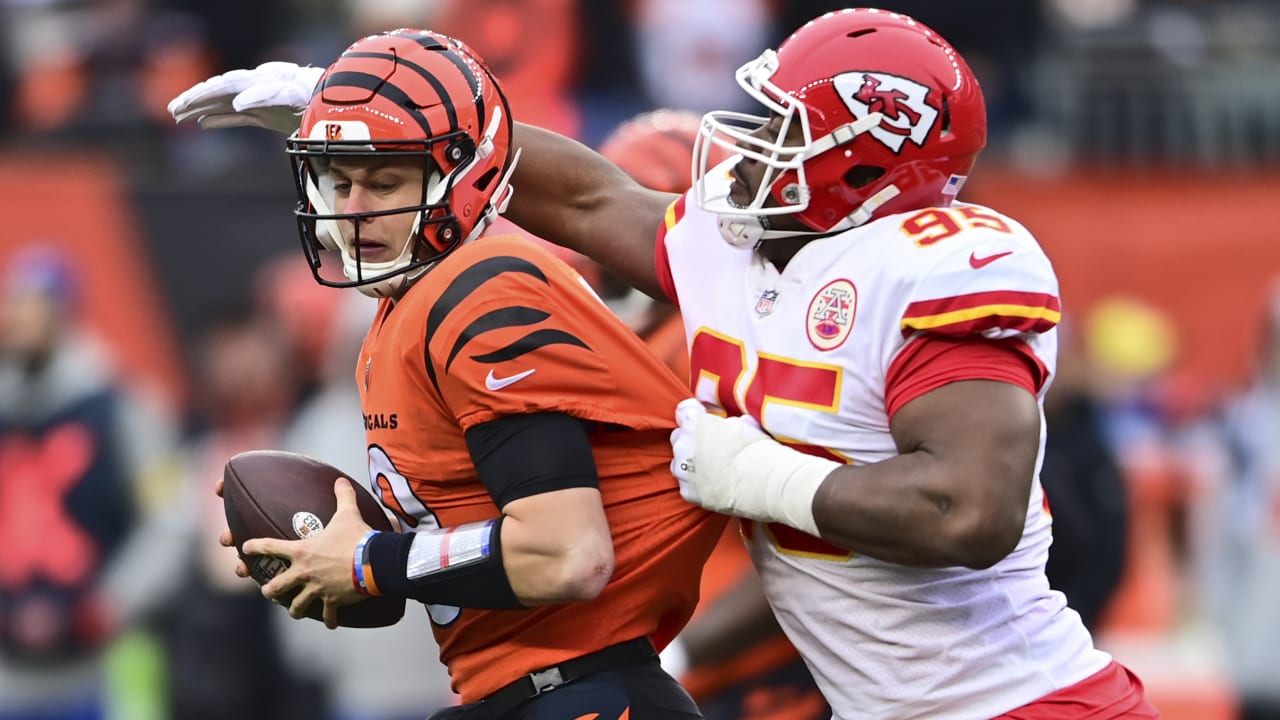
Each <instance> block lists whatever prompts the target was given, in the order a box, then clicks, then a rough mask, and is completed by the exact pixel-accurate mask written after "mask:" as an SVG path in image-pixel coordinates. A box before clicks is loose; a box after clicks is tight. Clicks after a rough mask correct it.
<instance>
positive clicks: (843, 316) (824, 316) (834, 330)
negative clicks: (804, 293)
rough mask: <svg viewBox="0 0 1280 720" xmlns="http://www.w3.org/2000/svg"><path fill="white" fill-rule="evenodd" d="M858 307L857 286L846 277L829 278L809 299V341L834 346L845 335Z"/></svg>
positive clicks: (828, 347) (824, 348)
mask: <svg viewBox="0 0 1280 720" xmlns="http://www.w3.org/2000/svg"><path fill="white" fill-rule="evenodd" d="M857 310H858V289H857V288H855V287H854V286H853V283H852V282H850V281H848V280H843V279H841V280H832V281H831V282H829V283H827V284H826V285H825V286H823V288H822V289H821V290H819V291H818V294H817V295H814V296H813V300H810V301H809V314H808V318H807V322H808V325H809V327H808V330H809V342H810V343H812V344H813V346H814V347H815V348H817V349H819V350H822V351H827V350H835V349H836V348H838V347H840V345H841V344H842V343H843V342H844V341H845V339H846V338H848V337H849V331H850V330H852V329H853V318H854V316H855V315H856V314H857Z"/></svg>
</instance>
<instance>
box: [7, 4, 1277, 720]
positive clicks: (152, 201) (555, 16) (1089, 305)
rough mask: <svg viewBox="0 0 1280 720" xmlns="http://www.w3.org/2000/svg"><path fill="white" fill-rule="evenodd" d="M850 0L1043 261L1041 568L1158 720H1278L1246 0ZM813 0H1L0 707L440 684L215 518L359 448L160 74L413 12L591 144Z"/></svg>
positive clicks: (757, 43) (224, 147) (317, 300)
mask: <svg viewBox="0 0 1280 720" xmlns="http://www.w3.org/2000/svg"><path fill="white" fill-rule="evenodd" d="M880 6H881V7H885V8H888V9H892V10H899V11H903V12H907V13H909V14H911V15H913V16H915V17H916V18H918V19H920V20H922V21H923V22H925V23H926V24H929V25H931V26H932V27H934V29H936V30H938V31H939V32H941V33H942V34H943V35H944V36H946V37H947V38H949V39H950V40H951V41H952V42H953V44H955V45H956V46H957V47H958V48H959V49H960V51H961V52H962V53H963V54H964V55H965V56H966V57H967V59H968V60H969V62H970V64H971V65H972V66H973V67H974V70H975V71H976V73H977V75H978V77H979V79H980V80H981V82H982V84H983V87H984V90H985V93H986V97H987V102H988V108H989V118H990V143H989V149H988V150H987V151H986V153H985V154H984V155H983V156H982V157H981V158H980V159H979V163H978V167H977V169H976V171H975V174H974V175H973V177H972V178H971V179H970V181H969V183H968V184H967V185H966V188H965V194H964V196H963V197H962V199H965V200H969V201H972V202H978V203H983V204H988V205H991V206H993V207H995V208H997V209H999V210H1001V211H1003V212H1005V213H1007V214H1009V215H1011V216H1013V217H1015V218H1017V219H1019V220H1020V221H1021V222H1023V223H1024V224H1025V225H1027V226H1028V227H1029V228H1030V229H1031V230H1032V232H1033V233H1034V234H1035V235H1036V236H1037V237H1038V238H1039V239H1040V240H1041V242H1042V243H1043V244H1044V246H1045V247H1046V249H1047V251H1048V253H1049V255H1050V257H1051V258H1052V259H1053V261H1054V263H1055V265H1056V267H1057V270H1058V273H1059V276H1060V279H1061V284H1062V297H1063V305H1064V310H1065V311H1064V322H1063V326H1062V330H1063V335H1064V343H1063V350H1062V357H1061V359H1060V373H1059V377H1058V378H1057V379H1056V380H1055V382H1054V385H1053V388H1052V391H1051V392H1050V394H1049V403H1048V404H1047V408H1046V409H1047V412H1048V413H1049V438H1050V440H1049V442H1050V446H1049V452H1048V456H1047V457H1046V460H1045V466H1044V473H1043V475H1044V476H1043V481H1044V484H1045V486H1046V491H1047V493H1048V496H1049V499H1050V502H1051V504H1052V507H1053V511H1054V519H1055V545H1054V550H1053V556H1052V559H1051V567H1050V571H1051V579H1052V581H1053V582H1054V584H1055V585H1057V586H1058V587H1060V588H1061V589H1063V590H1064V592H1066V593H1067V595H1068V597H1069V599H1070V601H1071V604H1072V605H1073V606H1075V607H1076V608H1077V609H1078V610H1079V611H1080V612H1081V613H1082V615H1084V617H1085V619H1086V621H1087V622H1088V624H1089V625H1090V627H1091V629H1092V630H1093V632H1094V633H1095V636H1096V638H1097V639H1098V642H1099V644H1100V645H1101V646H1102V647H1103V648H1105V649H1108V650H1110V651H1111V652H1113V653H1114V654H1115V655H1116V656H1117V657H1118V658H1119V659H1120V660H1122V661H1123V662H1125V663H1127V664H1129V665H1130V666H1131V667H1133V668H1134V669H1135V670H1136V671H1137V672H1138V673H1139V675H1141V676H1142V677H1143V679H1144V680H1145V681H1146V683H1147V686H1148V690H1149V694H1150V697H1151V698H1152V699H1153V701H1154V702H1155V704H1156V705H1157V706H1158V707H1160V708H1161V709H1162V710H1163V712H1164V713H1165V716H1166V717H1167V718H1175V719H1176V718H1188V719H1190V718H1195V719H1197V720H1212V719H1214V718H1233V717H1248V718H1277V717H1280V603H1277V600H1276V598H1277V597H1280V284H1278V280H1280V221H1277V220H1276V219H1275V218H1276V216H1275V215H1273V212H1275V211H1276V210H1277V207H1278V206H1280V5H1278V4H1277V2H1276V0H1016V1H1011V0H966V1H965V2H950V1H947V0H927V1H926V0H914V1H896V0H884V2H882V3H880ZM836 7H839V5H837V4H835V3H829V2H818V1H815V0H216V1H210V0H0V209H2V211H3V212H0V548H3V549H2V550H0V719H3V720H10V719H12V720H18V719H22V720H27V719H32V720H36V719H41V718H49V719H50V720H53V719H54V718H76V719H82V718H83V719H84V720H89V719H90V718H103V717H106V718H113V719H123V720H160V719H161V718H175V719H176V720H187V719H199V718H251V717H272V718H295V717H296V718H304V717H305V718H333V719H335V720H336V719H339V718H340V719H344V720H392V719H393V718H414V717H417V718H421V717H425V715H427V714H428V713H429V711H430V710H431V709H432V708H434V707H437V706H439V705H443V704H447V703H450V702H452V700H453V698H452V696H451V695H450V693H449V690H448V684H447V678H445V677H444V675H443V672H442V670H441V669H440V667H439V665H438V663H437V661H436V660H435V647H434V645H433V643H432V641H431V639H430V633H429V630H428V627H427V624H426V616H425V613H411V614H410V616H407V618H406V620H405V621H404V622H402V623H401V624H400V625H398V626H396V627H395V628H392V629H384V630H376V631H355V630H339V631H335V632H327V631H324V630H323V628H321V627H320V626H319V624H318V623H313V622H310V621H304V622H291V621H289V620H288V618H287V617H286V616H285V614H284V612H283V611H281V610H279V609H278V608H275V607H272V606H271V605H269V604H268V603H265V602H263V601H262V600H261V598H260V597H259V596H258V594H257V590H256V587H254V586H253V585H252V583H251V582H249V581H237V579H236V578H235V577H234V576H233V575H232V573H231V565H232V563H234V554H229V553H228V552H227V551H224V550H223V549H221V548H219V547H217V545H216V543H215V537H216V534H217V532H218V526H219V524H220V523H221V522H222V516H221V505H220V502H219V501H218V500H217V498H215V497H214V496H213V494H212V486H213V483H214V482H215V480H216V479H217V478H219V477H220V474H221V471H222V465H223V463H224V462H225V460H226V458H228V457H229V456H230V455H231V454H234V453H235V452H238V451H241V450H247V449H254V448H262V447H275V448H284V449H291V450H297V451H301V452H307V453H310V454H313V455H315V456H317V457H320V458H322V459H325V460H327V461H329V462H331V463H333V464H335V465H338V466H339V467H342V468H344V469H347V470H348V471H349V472H351V473H353V474H357V476H358V477H361V476H363V474H364V473H365V470H364V468H365V459H364V448H363V428H362V425H361V419H360V412H359V408H358V401H357V398H356V396H355V390H354V384H353V382H352V376H353V368H352V359H353V358H354V356H355V352H356V348H357V347H358V343H359V340H360V338H361V335H362V333H363V330H364V327H365V323H367V322H368V320H369V318H370V317H371V313H372V306H371V305H370V301H367V300H365V299H364V298H363V296H360V295H358V294H357V293H353V292H349V293H342V292H340V291H334V290H328V289H325V288H321V287H319V286H317V285H316V284H315V283H314V282H313V281H312V280H311V277H310V274H309V271H308V269H307V267H306V263H305V262H304V261H303V259H302V257H300V256H299V253H298V244H297V239H296V232H295V229H294V220H293V217H292V214H291V210H292V207H293V203H294V195H293V188H292V183H291V181H290V179H289V176H288V172H289V170H288V164H287V160H286V157H285V154H284V148H283V142H282V140H281V138H280V137H279V136H275V135H271V134H269V133H267V132H265V131H258V130H254V129H238V130H226V131H218V132H202V131H200V130H199V129H197V128H191V127H177V126H175V125H174V123H173V122H172V119H171V118H170V117H169V116H168V114H167V112H166V111H165V105H166V103H167V102H168V100H169V99H170V98H172V97H173V96H174V95H176V94H177V93H178V92H180V91H182V90H183V89H185V88H186V87H188V86H189V85H191V84H193V83H194V82H197V81H199V80H201V79H204V78H205V77H207V76H208V75H210V74H213V73H216V72H220V71H222V70H226V69H231V68H235V67H252V66H254V65H257V64H258V63H260V62H263V61H266V60H291V61H294V62H299V63H310V64H315V65H325V64H327V63H328V62H329V61H330V60H332V59H333V58H334V57H335V56H336V55H337V54H338V53H339V52H341V50H342V49H343V48H344V47H345V46H346V45H347V44H349V42H350V41H351V40H353V39H354V38H356V37H358V36H360V35H363V34H367V33H372V32H377V31H382V30H388V29H392V28H396V27H402V26H408V27H424V26H425V27H431V28H433V29H436V30H440V31H443V32H446V33H450V34H456V35H458V36H459V37H462V38H464V39H466V40H467V41H468V42H469V43H470V44H471V45H472V46H473V47H475V48H476V49H477V50H478V51H479V52H480V53H481V54H482V55H484V56H485V57H486V58H487V59H488V60H489V61H490V63H491V65H492V66H493V67H494V69H495V71H496V73H497V74H498V76H499V77H500V78H501V79H502V80H503V81H504V83H505V88H506V90H507V91H508V95H509V97H510V99H511V103H512V106H513V110H514V112H515V114H516V116H517V117H518V118H519V119H522V120H525V121H527V122H533V123H536V124H541V125H544V126H547V127H551V128H553V129H556V130H559V131H561V132H564V133H567V134H569V135H571V136H574V137H577V138H579V139H581V140H582V141H583V142H585V143H588V144H592V145H595V144H598V143H599V142H600V141H601V140H602V139H603V138H604V137H605V136H606V135H607V134H608V132H609V131H610V130H611V129H612V128H613V127H615V126H616V125H617V124H618V123H619V122H621V121H622V120H624V119H626V118H628V117H630V116H632V115H634V114H635V113H637V112H640V111H644V110H648V109H651V108H656V107H670V108H680V109H686V110H692V111H697V112H703V111H707V110H711V109H718V108H719V109H724V108H734V109H737V108H740V107H741V106H742V105H743V102H744V101H745V100H746V97H745V95H743V94H741V93H740V92H739V90H738V88H737V86H736V85H735V84H734V82H733V79H732V75H733V70H734V69H735V68H736V67H737V66H738V65H739V64H740V63H742V62H744V61H745V60H747V59H750V58H753V57H755V56H756V55H757V54H758V53H759V51H760V50H762V49H763V48H765V47H773V46H776V44H777V43H778V42H779V41H780V40H781V39H782V38H783V37H785V35H786V34H787V33H788V32H789V31H790V30H792V29H794V28H795V27H797V26H798V25H799V24H801V23H802V22H804V21H805V20H807V19H809V18H810V17H813V16H815V15H817V14H819V13H820V12H823V11H825V10H828V9H833V8H836ZM744 109H745V108H744ZM517 191H518V190H517ZM246 584H247V585H248V586H246ZM769 717H773V718H778V717H781V716H774V715H771V716H769ZM760 720H764V718H761V719H760Z"/></svg>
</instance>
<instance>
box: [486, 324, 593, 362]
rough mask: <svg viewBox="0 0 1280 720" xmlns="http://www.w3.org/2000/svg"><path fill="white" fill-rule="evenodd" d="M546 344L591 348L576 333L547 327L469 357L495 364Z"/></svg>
mask: <svg viewBox="0 0 1280 720" xmlns="http://www.w3.org/2000/svg"><path fill="white" fill-rule="evenodd" d="M548 345H576V346H578V347H580V348H583V349H585V350H590V349H591V346H590V345H588V344H586V343H585V342H583V341H582V340H580V339H579V338H578V336H577V335H574V334H572V333H568V332H565V331H564V330H556V329H554V328H547V329H545V330H535V331H533V332H531V333H529V334H528V335H525V336H524V337H522V338H520V339H519V340H517V341H515V342H513V343H511V344H510V345H507V346H506V347H504V348H501V349H499V350H494V351H493V352H491V353H485V354H484V355H472V356H471V359H472V360H475V361H476V362H480V363H488V364H497V363H500V362H506V361H507V360H513V359H515V358H518V357H520V356H521V355H524V354H525V353H530V352H533V351H534V350H537V349H538V348H540V347H546V346H548Z"/></svg>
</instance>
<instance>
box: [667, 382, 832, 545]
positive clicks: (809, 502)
mask: <svg viewBox="0 0 1280 720" xmlns="http://www.w3.org/2000/svg"><path fill="white" fill-rule="evenodd" d="M676 424H677V427H676V429H675V430H674V431H672V433H671V450H672V459H671V474H672V475H674V476H675V477H676V480H678V481H679V482H680V494H681V496H683V497H684V499H685V500H687V501H689V502H691V503H693V504H695V505H699V506H701V507H704V508H706V509H707V510H712V511H715V512H720V513H726V514H728V515H736V516H738V517H745V518H751V519H753V520H761V521H764V522H780V523H784V524H786V525H790V526H791V527H794V528H796V529H798V530H803V531H805V532H807V533H809V534H810V535H815V536H816V535H819V532H818V525H817V521H815V520H814V519H813V497H814V495H815V494H817V492H818V487H819V486H820V485H821V484H822V482H823V480H825V479H826V477H827V475H829V474H830V473H831V471H832V470H834V469H836V468H837V467H840V464H839V463H837V462H834V461H832V460H827V459H825V458H819V457H813V456H811V455H805V454H804V453H801V452H799V451H796V450H792V449H791V448H789V447H787V446H785V445H783V444H781V443H779V442H778V441H776V440H774V439H773V438H772V437H770V436H769V434H768V433H766V432H764V431H763V430H761V429H760V426H759V425H757V424H756V422H755V420H753V419H752V418H750V417H748V416H740V417H733V418H723V417H719V416H717V415H711V414H709V413H708V412H707V411H706V409H704V408H703V407H702V403H700V402H698V400H696V399H694V398H689V399H687V400H685V401H683V402H681V403H680V404H679V405H677V406H676Z"/></svg>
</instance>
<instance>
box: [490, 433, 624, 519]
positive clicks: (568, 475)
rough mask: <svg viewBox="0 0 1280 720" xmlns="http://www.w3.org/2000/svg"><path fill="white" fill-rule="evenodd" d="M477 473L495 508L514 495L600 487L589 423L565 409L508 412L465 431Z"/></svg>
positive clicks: (511, 498) (500, 507) (520, 495)
mask: <svg viewBox="0 0 1280 720" xmlns="http://www.w3.org/2000/svg"><path fill="white" fill-rule="evenodd" d="M466 438H467V450H468V451H470V453H471V460H472V462H473V463H475V466H476V473H477V474H478V475H479V477H480V482H481V483H483V484H484V487H485V489H486V490H488V491H489V495H490V496H491V497H492V498H493V501H494V502H495V503H496V504H497V505H498V508H499V509H502V508H504V507H506V505H507V503H509V502H511V501H512V500H519V499H520V498H523V497H529V496H530V495H539V494H541V493H545V492H551V491H554V490H564V489H566V488H574V487H593V488H598V487H600V476H599V475H598V473H597V471H596V462H595V456H594V455H592V453H591V440H590V435H589V434H588V432H587V424H586V423H585V422H584V421H582V420H579V419H578V418H575V417H572V416H570V415H565V414H563V413H532V414H526V415H507V416H505V417H501V418H498V419H497V420H492V421H490V422H487V423H483V424H480V425H476V426H475V427H473V428H471V429H470V430H468V431H467V433H466Z"/></svg>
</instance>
